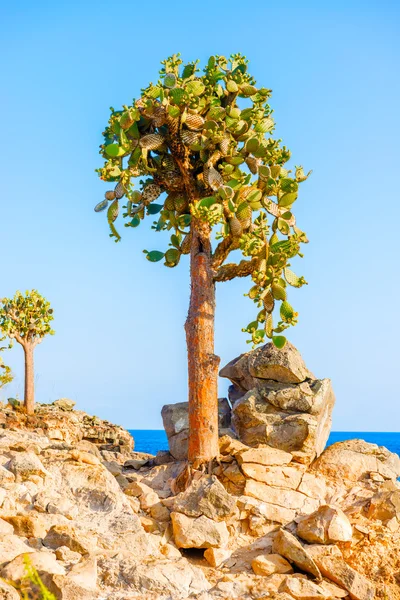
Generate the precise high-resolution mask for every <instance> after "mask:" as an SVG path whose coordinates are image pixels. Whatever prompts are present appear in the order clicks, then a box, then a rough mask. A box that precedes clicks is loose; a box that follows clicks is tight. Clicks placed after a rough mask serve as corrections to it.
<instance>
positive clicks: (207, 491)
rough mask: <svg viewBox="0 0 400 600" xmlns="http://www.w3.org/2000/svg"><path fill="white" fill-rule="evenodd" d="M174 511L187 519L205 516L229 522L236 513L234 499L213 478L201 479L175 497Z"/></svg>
mask: <svg viewBox="0 0 400 600" xmlns="http://www.w3.org/2000/svg"><path fill="white" fill-rule="evenodd" d="M173 506H174V511H176V512H180V513H183V514H185V515H187V516H188V517H200V516H201V515H205V516H206V517H208V518H209V519H213V520H214V521H224V520H229V519H230V518H232V517H234V516H236V515H237V513H238V509H237V506H236V502H235V499H234V498H233V497H232V496H231V495H230V494H228V492H227V491H226V490H225V488H224V486H223V485H222V484H221V483H220V482H219V481H218V479H217V478H216V477H215V476H213V475H212V476H208V477H202V478H201V479H199V480H198V481H193V482H192V484H191V485H190V487H189V488H188V489H187V490H186V491H185V492H182V493H181V494H179V495H178V496H176V497H175V501H174V505H173Z"/></svg>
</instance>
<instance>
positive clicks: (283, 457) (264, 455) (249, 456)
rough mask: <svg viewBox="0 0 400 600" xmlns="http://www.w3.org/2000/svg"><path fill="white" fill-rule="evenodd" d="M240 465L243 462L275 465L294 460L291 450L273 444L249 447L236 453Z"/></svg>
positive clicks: (285, 463)
mask: <svg viewBox="0 0 400 600" xmlns="http://www.w3.org/2000/svg"><path fill="white" fill-rule="evenodd" d="M235 456H236V460H237V461H238V463H239V465H241V464H243V463H257V464H259V465H265V466H268V467H269V466H274V465H288V464H289V463H290V461H291V460H292V455H291V454H289V452H284V451H283V450H278V449H276V448H272V447H271V446H260V447H258V448H247V449H246V450H244V451H240V452H238V453H236V455H235Z"/></svg>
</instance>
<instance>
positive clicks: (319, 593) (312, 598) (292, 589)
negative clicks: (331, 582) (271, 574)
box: [279, 577, 327, 600]
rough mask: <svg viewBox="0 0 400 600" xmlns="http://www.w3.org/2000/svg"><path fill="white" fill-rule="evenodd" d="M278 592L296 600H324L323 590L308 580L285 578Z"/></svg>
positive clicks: (325, 596)
mask: <svg viewBox="0 0 400 600" xmlns="http://www.w3.org/2000/svg"><path fill="white" fill-rule="evenodd" d="M279 591H282V592H287V593H288V594H290V595H291V596H293V597H294V598H298V600H326V598H327V595H326V593H325V592H324V590H323V588H321V587H320V586H319V585H317V584H315V583H314V582H312V581H309V580H308V579H303V578H300V577H287V578H286V579H285V581H284V582H283V584H282V586H281V587H280V589H279Z"/></svg>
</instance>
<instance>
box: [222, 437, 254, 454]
mask: <svg viewBox="0 0 400 600" xmlns="http://www.w3.org/2000/svg"><path fill="white" fill-rule="evenodd" d="M248 449H249V447H248V446H246V445H245V444H243V443H242V442H239V440H236V439H234V438H233V437H231V436H230V435H223V436H222V437H220V438H219V451H220V453H221V454H230V455H232V456H235V455H236V454H237V453H238V452H240V451H242V450H248Z"/></svg>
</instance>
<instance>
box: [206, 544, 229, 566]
mask: <svg viewBox="0 0 400 600" xmlns="http://www.w3.org/2000/svg"><path fill="white" fill-rule="evenodd" d="M230 556H231V553H230V552H229V550H224V549H222V548H207V550H206V551H205V552H204V558H205V559H206V561H207V562H208V564H209V565H211V566H212V567H214V568H218V567H220V566H221V565H222V564H223V563H224V562H225V561H226V560H228V558H230Z"/></svg>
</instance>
